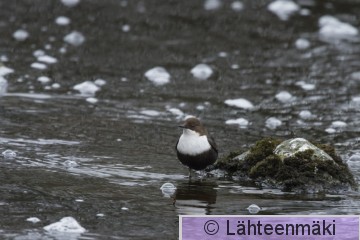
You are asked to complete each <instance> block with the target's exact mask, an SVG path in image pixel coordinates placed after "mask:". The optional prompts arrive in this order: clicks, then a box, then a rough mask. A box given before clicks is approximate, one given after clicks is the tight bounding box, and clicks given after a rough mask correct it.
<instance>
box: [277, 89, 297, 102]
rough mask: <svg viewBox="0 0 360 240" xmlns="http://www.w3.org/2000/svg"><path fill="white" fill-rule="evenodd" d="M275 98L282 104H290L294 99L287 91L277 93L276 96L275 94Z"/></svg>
mask: <svg viewBox="0 0 360 240" xmlns="http://www.w3.org/2000/svg"><path fill="white" fill-rule="evenodd" d="M275 98H276V99H277V100H278V101H279V102H282V103H288V102H292V101H293V100H294V99H295V97H294V96H293V95H291V93H289V92H287V91H281V92H279V93H278V94H276V96H275Z"/></svg>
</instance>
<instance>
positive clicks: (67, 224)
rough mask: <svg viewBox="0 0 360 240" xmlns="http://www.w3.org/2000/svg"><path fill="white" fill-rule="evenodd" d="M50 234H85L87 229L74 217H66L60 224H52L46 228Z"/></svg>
mask: <svg viewBox="0 0 360 240" xmlns="http://www.w3.org/2000/svg"><path fill="white" fill-rule="evenodd" d="M44 229H45V230H46V231H48V232H62V233H84V232H86V229H85V228H83V227H82V226H80V224H79V223H78V222H77V221H76V220H75V219H74V218H73V217H64V218H62V219H61V220H60V221H59V222H55V223H52V224H50V225H47V226H45V227H44Z"/></svg>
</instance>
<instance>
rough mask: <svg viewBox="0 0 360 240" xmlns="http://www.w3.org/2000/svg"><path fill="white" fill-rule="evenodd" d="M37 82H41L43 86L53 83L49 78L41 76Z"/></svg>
mask: <svg viewBox="0 0 360 240" xmlns="http://www.w3.org/2000/svg"><path fill="white" fill-rule="evenodd" d="M37 80H38V81H39V82H41V83H42V84H46V83H49V82H50V81H51V79H50V78H49V77H46V76H40V77H38V78H37Z"/></svg>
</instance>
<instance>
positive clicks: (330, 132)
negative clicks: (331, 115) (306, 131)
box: [325, 128, 336, 134]
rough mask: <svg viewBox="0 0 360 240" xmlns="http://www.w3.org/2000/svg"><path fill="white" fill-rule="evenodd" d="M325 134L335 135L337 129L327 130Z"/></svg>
mask: <svg viewBox="0 0 360 240" xmlns="http://www.w3.org/2000/svg"><path fill="white" fill-rule="evenodd" d="M325 132H327V133H329V134H333V133H336V129H334V128H327V129H325Z"/></svg>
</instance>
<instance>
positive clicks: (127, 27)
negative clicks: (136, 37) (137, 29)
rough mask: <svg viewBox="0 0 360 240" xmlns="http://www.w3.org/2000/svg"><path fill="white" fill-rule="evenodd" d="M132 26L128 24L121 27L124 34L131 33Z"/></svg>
mask: <svg viewBox="0 0 360 240" xmlns="http://www.w3.org/2000/svg"><path fill="white" fill-rule="evenodd" d="M130 29H131V28H130V25H128V24H125V25H123V26H122V27H121V30H122V31H123V32H129V31H130Z"/></svg>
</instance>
